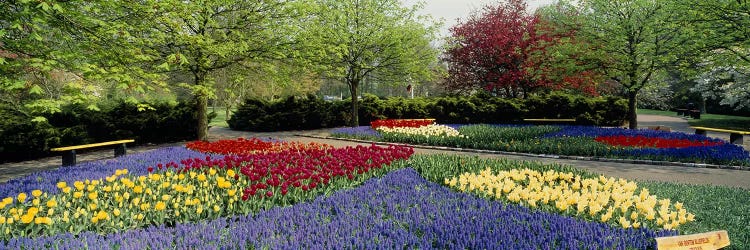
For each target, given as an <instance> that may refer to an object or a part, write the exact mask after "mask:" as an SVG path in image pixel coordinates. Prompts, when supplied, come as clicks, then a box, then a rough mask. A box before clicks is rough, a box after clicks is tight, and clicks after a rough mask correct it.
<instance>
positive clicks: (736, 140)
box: [690, 127, 750, 145]
mask: <svg viewBox="0 0 750 250" xmlns="http://www.w3.org/2000/svg"><path fill="white" fill-rule="evenodd" d="M690 128H692V129H695V134H696V135H706V131H713V132H720V133H728V134H729V142H730V143H732V144H739V145H742V143H743V141H742V136H743V135H750V131H738V130H729V129H720V128H708V127H690Z"/></svg>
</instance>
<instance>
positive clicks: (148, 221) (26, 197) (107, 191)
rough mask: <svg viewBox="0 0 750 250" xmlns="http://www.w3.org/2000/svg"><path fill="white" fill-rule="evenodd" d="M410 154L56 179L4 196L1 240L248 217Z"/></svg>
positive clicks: (252, 161) (307, 156) (294, 158)
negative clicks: (46, 187) (47, 187)
mask: <svg viewBox="0 0 750 250" xmlns="http://www.w3.org/2000/svg"><path fill="white" fill-rule="evenodd" d="M412 153H413V149H411V148H407V147H389V148H381V147H376V146H371V147H361V146H360V147H347V148H340V149H331V148H329V147H324V148H317V149H305V150H291V149H290V150H286V151H281V152H266V153H261V154H255V155H230V156H225V157H223V158H219V159H213V158H211V157H210V156H206V157H205V158H191V159H184V160H182V161H180V164H178V163H175V162H170V163H167V164H166V165H163V164H158V165H157V168H153V167H149V168H148V172H150V173H148V174H146V175H141V176H133V175H131V174H129V172H130V171H129V170H128V169H118V170H116V171H115V173H114V174H113V175H111V176H108V177H106V178H103V179H94V180H88V179H87V180H80V181H75V182H72V183H68V182H64V181H61V182H58V183H56V188H57V192H56V194H53V192H50V193H47V192H44V191H42V190H33V191H32V192H31V193H30V194H26V193H23V192H22V193H18V194H16V195H13V196H10V197H7V198H5V199H3V200H2V201H1V202H0V235H2V236H0V238H2V239H9V238H13V237H18V236H39V235H51V234H56V233H61V232H71V233H74V234H77V233H80V232H83V231H96V232H100V233H111V232H116V231H119V230H123V229H128V228H137V227H143V226H147V225H162V224H174V223H180V222H188V221H197V220H203V219H215V218H219V217H224V216H228V215H233V214H249V213H251V212H257V211H259V210H260V209H262V208H269V207H272V206H274V204H282V205H283V204H289V203H290V202H296V201H301V200H305V199H311V197H315V196H317V194H318V193H320V192H323V191H326V190H325V188H324V190H319V189H321V188H322V187H325V186H327V185H329V184H331V183H334V182H335V183H336V184H337V186H339V187H340V186H347V185H346V182H350V180H351V179H354V178H355V176H363V175H367V174H368V172H369V171H370V170H373V169H378V168H381V167H382V166H383V165H388V164H390V163H391V162H393V161H394V160H396V159H406V158H408V157H409V156H410V155H411V154H412ZM365 177H366V176H365ZM259 190H260V191H259ZM313 190H318V191H314V192H310V191H313ZM255 193H257V194H258V195H255ZM242 200H244V201H242Z"/></svg>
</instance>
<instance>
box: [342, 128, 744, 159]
mask: <svg viewBox="0 0 750 250" xmlns="http://www.w3.org/2000/svg"><path fill="white" fill-rule="evenodd" d="M451 127H453V128H457V131H458V134H460V135H462V136H463V137H440V138H434V137H430V138H428V137H426V136H423V135H414V134H406V133H383V132H379V131H375V130H368V129H369V128H366V127H362V128H356V129H347V130H343V129H338V130H333V131H332V132H331V135H332V136H336V137H344V138H360V139H367V140H381V141H388V142H398V143H413V144H427V145H433V146H449V147H461V148H475V149H489V150H499V151H510V152H523V153H536V154H557V155H576V156H593V157H609V158H631V159H641V160H657V161H680V162H693V163H710V164H721V165H739V166H750V153H749V152H748V151H746V150H745V149H743V148H742V147H741V146H738V145H734V144H730V143H727V142H724V141H722V140H720V139H714V138H708V137H706V136H703V135H694V134H686V133H679V132H671V133H670V132H665V131H653V130H635V129H621V128H598V127H590V126H517V125H511V126H508V125H464V126H457V125H453V126H451Z"/></svg>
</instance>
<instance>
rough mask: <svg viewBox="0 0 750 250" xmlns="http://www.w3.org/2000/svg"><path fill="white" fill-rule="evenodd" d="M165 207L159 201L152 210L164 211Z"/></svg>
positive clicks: (165, 205)
mask: <svg viewBox="0 0 750 250" xmlns="http://www.w3.org/2000/svg"><path fill="white" fill-rule="evenodd" d="M166 207H167V204H165V203H164V202H161V201H160V202H157V203H156V206H154V208H155V209H156V211H161V210H164V209H165V208H166Z"/></svg>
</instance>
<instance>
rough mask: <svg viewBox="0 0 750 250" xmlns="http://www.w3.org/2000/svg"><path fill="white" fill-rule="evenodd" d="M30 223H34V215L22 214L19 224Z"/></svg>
mask: <svg viewBox="0 0 750 250" xmlns="http://www.w3.org/2000/svg"><path fill="white" fill-rule="evenodd" d="M32 221H34V215H32V214H24V215H23V216H21V223H23V224H29V223H31V222H32Z"/></svg>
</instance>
